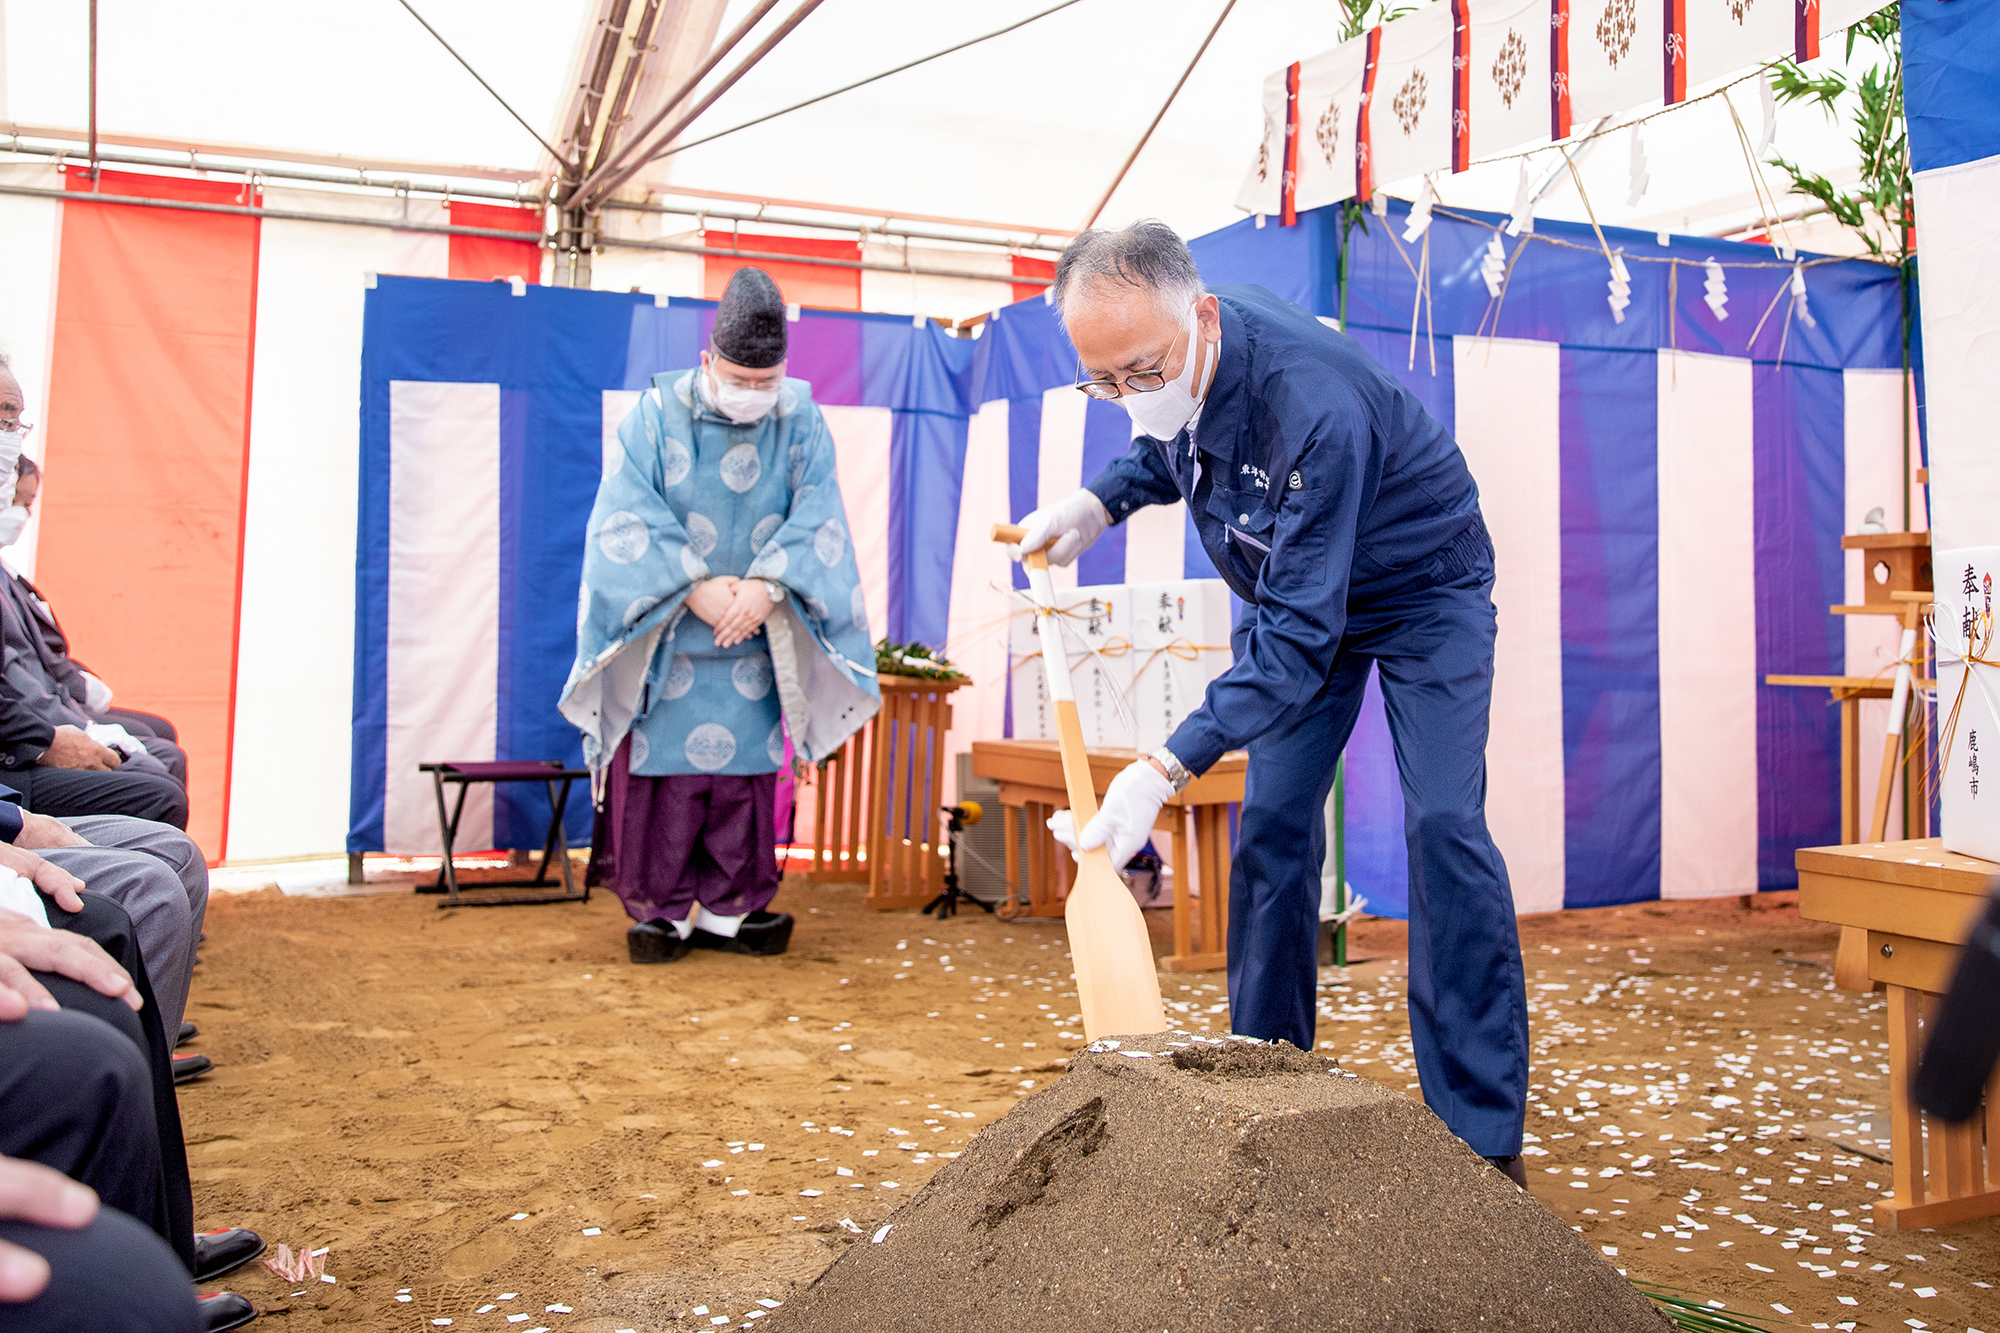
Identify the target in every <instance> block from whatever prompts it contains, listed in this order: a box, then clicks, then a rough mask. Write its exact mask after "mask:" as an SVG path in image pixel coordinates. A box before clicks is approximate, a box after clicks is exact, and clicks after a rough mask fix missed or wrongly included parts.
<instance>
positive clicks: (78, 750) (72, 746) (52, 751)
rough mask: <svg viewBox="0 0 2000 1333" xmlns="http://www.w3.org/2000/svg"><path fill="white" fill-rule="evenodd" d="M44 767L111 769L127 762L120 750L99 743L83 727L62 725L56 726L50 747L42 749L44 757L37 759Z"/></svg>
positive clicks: (101, 770) (102, 770) (103, 770)
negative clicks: (86, 733)
mask: <svg viewBox="0 0 2000 1333" xmlns="http://www.w3.org/2000/svg"><path fill="white" fill-rule="evenodd" d="M35 762H36V763H37V764H39V765H41V766H42V767H43V768H70V769H94V770H97V771H100V772H105V771H109V770H111V769H114V768H116V767H118V765H120V764H122V763H124V762H125V760H124V757H123V756H122V755H120V754H119V753H118V751H116V750H114V749H112V748H111V747H110V746H108V745H99V744H98V743H97V742H96V741H94V740H92V739H90V737H89V736H87V735H85V734H84V731H83V728H81V727H70V726H62V727H57V728H56V734H55V737H54V739H52V740H51V741H50V742H49V748H48V749H46V750H44V751H42V757H41V758H39V759H37V760H36V761H35Z"/></svg>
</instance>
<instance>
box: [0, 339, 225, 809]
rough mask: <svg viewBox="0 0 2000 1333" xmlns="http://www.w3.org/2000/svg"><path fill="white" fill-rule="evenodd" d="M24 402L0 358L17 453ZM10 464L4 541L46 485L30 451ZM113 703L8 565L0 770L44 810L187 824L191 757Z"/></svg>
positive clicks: (1, 629)
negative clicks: (31, 460) (11, 483)
mask: <svg viewBox="0 0 2000 1333" xmlns="http://www.w3.org/2000/svg"><path fill="white" fill-rule="evenodd" d="M24 403H25V396H24V395H23V394H22V392H21V386H20V384H19V382H18V381H16V380H15V378H14V376H13V373H12V372H11V371H10V370H9V369H7V368H6V367H5V366H4V365H0V437H9V438H11V439H12V440H13V442H14V444H15V448H16V450H18V447H19V441H20V439H21V437H22V436H24V435H25V433H26V428H24V427H23V426H22V425H21V422H20V418H21V412H22V410H23V406H24ZM21 464H26V466H25V467H23V466H21ZM9 471H10V472H11V473H12V474H13V475H11V476H5V474H0V476H5V479H6V480H8V481H16V480H17V479H19V480H20V481H26V482H27V489H26V493H25V494H23V493H22V491H21V489H20V487H19V485H18V484H17V485H15V486H9V487H5V488H3V489H5V490H8V491H12V492H13V495H12V497H11V499H12V503H11V505H10V506H9V507H8V508H7V509H6V510H4V511H0V545H5V544H8V543H10V542H11V541H13V540H14V539H16V538H18V537H19V535H20V529H21V528H22V527H23V526H25V524H26V522H27V518H28V515H29V512H30V509H31V506H32V505H33V503H34V501H35V500H36V499H37V498H38V496H39V490H40V482H41V474H40V471H39V469H37V468H35V466H34V464H32V463H29V462H28V461H27V460H26V459H25V458H23V459H20V461H19V462H18V463H16V464H15V465H13V467H12V468H10V469H9ZM30 479H31V480H30ZM110 703H111V692H110V690H109V689H108V688H106V687H105V686H104V684H103V682H101V681H99V680H98V679H97V678H96V677H95V676H93V675H91V674H90V673H89V672H88V671H86V670H85V669H83V668H82V667H81V666H80V665H78V664H77V663H76V662H75V661H74V660H72V659H71V658H70V656H69V644H68V641H67V639H66V638H65V637H64V636H63V632H62V628H61V626H60V625H59V624H58V623H57V622H56V618H55V614H54V612H52V611H51V610H50V609H49V606H48V603H47V602H46V601H45V600H44V599H43V598H42V597H41V595H40V593H38V592H37V591H36V590H35V588H34V586H33V585H32V584H30V583H29V582H28V581H27V580H26V579H23V578H21V577H20V576H19V575H17V574H14V573H13V572H12V571H11V570H8V571H6V572H5V574H4V575H0V770H4V771H6V772H7V773H8V781H9V785H11V786H13V787H15V788H16V789H17V790H19V791H20V792H21V794H22V796H23V798H24V799H25V800H26V803H27V804H28V806H29V808H31V809H33V810H36V811H38V812H40V813H42V814H47V815H55V816H65V815H130V816H133V817H135V818H139V819H150V820H153V821H156V822H159V823H166V824H172V825H174V826H175V827H177V828H185V827H186V826H187V787H186V774H187V760H186V756H185V755H183V754H182V752H181V750H180V748H179V747H178V746H177V745H176V744H175V743H174V741H173V739H172V738H171V735H172V732H173V728H172V726H171V725H170V724H167V723H166V721H165V719H162V718H154V717H151V716H149V715H145V714H116V715H114V712H113V710H112V709H111V707H110ZM162 731H164V732H165V733H167V735H160V734H158V733H160V732H162ZM93 733H95V734H93ZM142 733H147V734H142Z"/></svg>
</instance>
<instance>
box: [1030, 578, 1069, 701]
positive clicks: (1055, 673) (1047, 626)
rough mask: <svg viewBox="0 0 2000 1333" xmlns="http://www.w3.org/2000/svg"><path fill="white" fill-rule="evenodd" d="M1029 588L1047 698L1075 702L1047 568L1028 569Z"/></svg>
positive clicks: (1066, 651)
mask: <svg viewBox="0 0 2000 1333" xmlns="http://www.w3.org/2000/svg"><path fill="white" fill-rule="evenodd" d="M1027 573H1028V591H1029V592H1030V593H1031V594H1033V596H1034V599H1035V633H1036V634H1037V635H1038V636H1039V637H1040V639H1041V641H1042V666H1043V668H1044V669H1045V670H1046V671H1047V672H1048V681H1049V698H1051V699H1054V700H1056V701H1057V702H1058V703H1074V702H1076V691H1075V689H1074V688H1073V687H1072V686H1071V685H1070V683H1069V652H1068V650H1067V649H1065V648H1064V647H1063V641H1062V625H1061V623H1060V621H1059V619H1058V617H1057V616H1056V590H1055V586H1054V585H1053V584H1052V583H1050V581H1049V571H1048V570H1047V569H1035V568H1030V569H1029V570H1028V571H1027Z"/></svg>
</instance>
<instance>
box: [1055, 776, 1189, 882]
mask: <svg viewBox="0 0 2000 1333" xmlns="http://www.w3.org/2000/svg"><path fill="white" fill-rule="evenodd" d="M1173 795H1174V784H1173V783H1171V782H1169V781H1168V780H1167V777H1166V775H1165V774H1164V773H1162V772H1160V770H1159V769H1158V768H1157V767H1155V766H1154V764H1153V761H1152V760H1150V759H1141V760H1139V761H1138V762H1137V763H1135V764H1128V765H1127V766H1126V767H1125V770H1124V771H1123V772H1121V773H1120V774H1119V775H1118V776H1117V777H1115V778H1113V779H1111V785H1110V786H1109V787H1107V788H1105V790H1104V803H1103V804H1102V805H1100V806H1099V807H1098V809H1097V816H1096V818H1094V819H1092V820H1091V821H1090V822H1089V823H1087V824H1085V825H1084V826H1083V832H1082V833H1081V834H1078V833H1077V832H1076V831H1075V829H1074V827H1073V824H1072V820H1071V817H1070V812H1069V811H1067V810H1058V811H1056V813H1055V816H1054V818H1052V819H1050V820H1049V832H1051V833H1053V834H1055V836H1056V841H1057V842H1059V843H1061V844H1062V845H1063V846H1065V847H1067V848H1069V849H1070V851H1071V852H1072V853H1075V852H1077V851H1078V850H1079V849H1080V850H1082V851H1086V852H1089V851H1095V850H1096V849H1097V848H1099V847H1102V848H1104V849H1105V851H1106V852H1107V853H1109V855H1110V857H1111V864H1112V865H1113V866H1115V867H1117V868H1118V869H1120V870H1123V869H1124V868H1125V863H1126V862H1127V861H1130V860H1131V859H1132V858H1133V857H1135V856H1137V855H1138V854H1139V849H1140V848H1141V847H1144V846H1145V845H1146V839H1147V838H1150V837H1151V836H1152V835H1153V822H1154V821H1155V820H1157V819H1158V818H1159V817H1160V807H1161V806H1163V805H1165V804H1166V803H1167V802H1168V801H1170V800H1172V799H1173Z"/></svg>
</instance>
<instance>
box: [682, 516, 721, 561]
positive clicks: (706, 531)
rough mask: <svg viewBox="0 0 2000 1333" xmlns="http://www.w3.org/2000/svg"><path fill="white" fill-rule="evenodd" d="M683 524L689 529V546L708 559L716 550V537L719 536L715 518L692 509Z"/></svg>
mask: <svg viewBox="0 0 2000 1333" xmlns="http://www.w3.org/2000/svg"><path fill="white" fill-rule="evenodd" d="M681 526H682V527H684V528H686V529H687V534H688V546H689V548H690V549H691V550H693V551H694V553H695V554H696V555H698V556H700V557H701V558H702V559H704V560H706V559H708V556H709V553H710V552H711V551H713V550H715V543H716V539H717V537H718V536H719V534H718V533H717V532H716V530H715V520H714V519H711V518H710V517H708V515H706V514H697V513H695V512H694V511H693V510H692V509H690V510H689V511H688V516H687V517H686V518H684V519H682V520H681Z"/></svg>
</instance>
